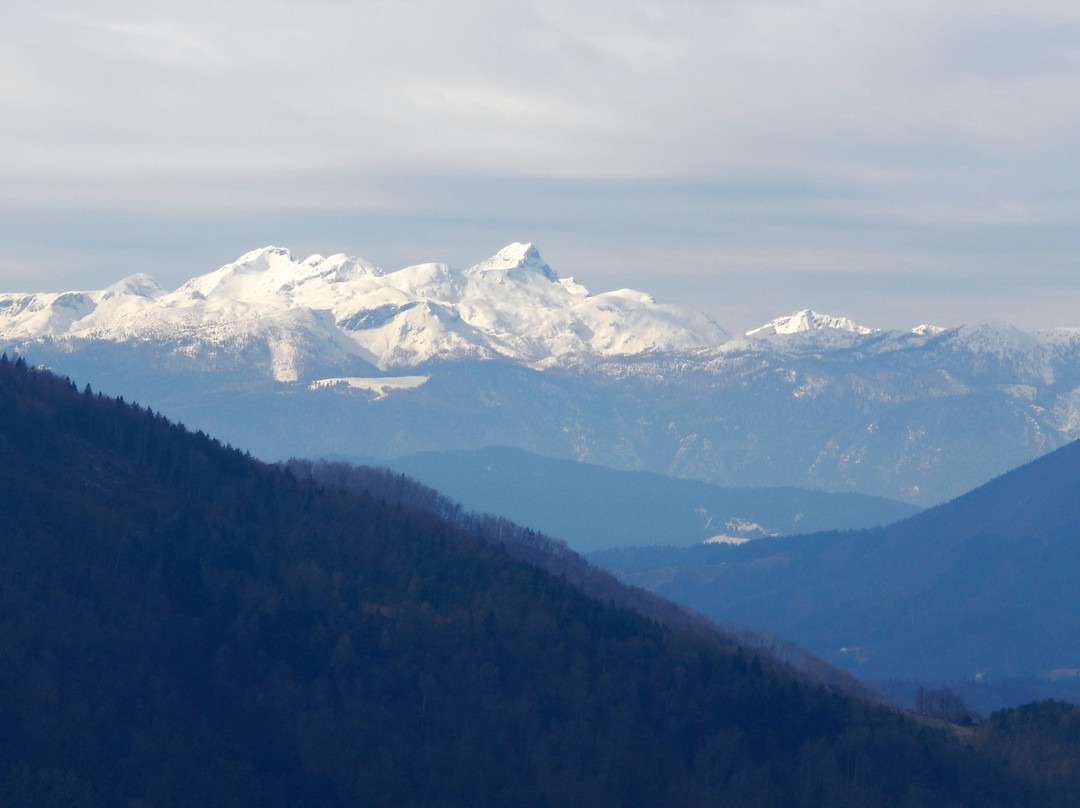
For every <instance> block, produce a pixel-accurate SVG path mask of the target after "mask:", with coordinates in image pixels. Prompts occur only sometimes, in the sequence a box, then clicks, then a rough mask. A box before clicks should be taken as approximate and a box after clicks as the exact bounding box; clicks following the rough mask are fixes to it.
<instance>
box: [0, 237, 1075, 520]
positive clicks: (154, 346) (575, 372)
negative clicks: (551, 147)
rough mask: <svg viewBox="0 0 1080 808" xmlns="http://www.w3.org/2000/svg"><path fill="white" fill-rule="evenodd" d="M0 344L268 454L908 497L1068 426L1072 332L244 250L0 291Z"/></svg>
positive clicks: (994, 464) (1019, 454)
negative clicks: (754, 325)
mask: <svg viewBox="0 0 1080 808" xmlns="http://www.w3.org/2000/svg"><path fill="white" fill-rule="evenodd" d="M0 347H2V348H3V349H5V350H7V351H9V352H17V353H19V354H21V355H24V356H26V357H27V358H28V359H29V360H30V361H31V362H34V363H42V364H46V365H48V366H50V367H53V368H55V369H56V370H58V371H60V372H62V373H65V374H67V375H70V376H72V377H73V378H76V379H78V380H80V382H82V381H89V382H91V383H93V384H94V385H95V387H96V388H99V389H104V390H106V391H109V392H115V393H118V394H119V393H123V394H126V395H134V396H136V397H138V399H139V400H140V401H144V402H146V403H149V404H151V405H153V406H155V407H157V408H159V409H167V410H168V411H170V412H174V413H176V415H177V417H179V418H181V419H183V420H184V421H185V422H186V423H189V424H192V425H193V426H196V427H200V428H203V429H206V430H208V431H212V432H214V433H215V434H219V435H222V436H223V437H224V438H225V439H227V440H230V441H231V442H233V443H237V444H240V445H244V446H248V447H250V449H251V450H252V451H253V452H256V453H257V454H258V455H259V456H261V457H264V458H267V459H282V458H285V457H288V456H290V455H308V456H315V455H326V454H336V455H338V456H375V457H394V456H398V455H404V454H409V453H413V452H419V451H445V450H455V449H479V448H482V447H484V446H489V445H511V446H517V447H520V448H523V449H526V450H529V451H533V452H538V453H541V454H547V455H551V456H555V457H561V458H571V459H576V460H582V461H586V462H592V463H596V464H600V465H607V466H611V467H614V468H621V469H635V470H648V471H654V472H659V473H663V474H669V475H673V476H679V477H687V478H693V479H699V480H703V481H707V482H712V483H715V484H719V485H724V486H740V487H745V486H777V485H788V486H796V487H802V488H813V489H820V490H826V491H856V492H861V493H866V494H872V495H878V496H886V497H890V498H894V499H900V500H904V501H908V502H912V503H915V504H918V505H923V506H925V505H929V504H934V503H935V502H940V501H943V500H945V499H947V498H949V497H951V496H956V495H959V494H961V493H963V492H964V491H966V490H969V489H970V488H973V487H975V486H976V485H979V484H981V483H982V482H984V481H986V480H987V479H990V478H991V477H993V476H995V475H997V474H1000V473H1002V472H1004V471H1006V470H1008V469H1009V468H1012V467H1014V466H1017V465H1019V464H1021V463H1024V462H1026V461H1028V460H1030V459H1032V458H1034V457H1036V456H1038V455H1040V454H1042V453H1044V452H1046V451H1049V450H1051V449H1054V448H1056V447H1058V446H1061V445H1063V444H1064V443H1066V442H1068V441H1069V440H1072V439H1074V438H1077V437H1080V331H1077V330H1076V329H1052V330H1047V331H1043V332H1038V333H1033V334H1028V333H1025V332H1022V331H1020V330H1018V329H1016V328H1014V327H1012V326H1008V325H1005V324H1000V323H999V324H983V325H972V326H961V327H955V328H947V329H943V328H938V327H932V326H919V327H916V328H915V329H913V330H911V331H880V330H874V329H872V328H869V327H867V326H864V325H859V324H856V323H853V322H851V321H849V320H847V319H845V318H838V317H831V316H828V315H822V314H818V313H816V312H812V311H809V310H805V311H802V312H796V313H795V314H794V315H791V316H789V317H784V318H778V319H777V320H775V321H773V322H772V323H770V324H768V325H767V326H765V327H763V328H762V329H757V330H756V331H752V332H750V334H749V335H744V336H740V337H736V338H729V337H728V335H727V334H726V332H724V331H723V329H721V328H720V327H719V326H717V325H716V324H715V323H713V322H711V321H710V320H708V318H706V317H704V316H702V315H700V314H696V313H694V312H691V311H688V310H686V309H682V308H679V307H673V306H664V305H662V304H657V303H655V302H653V301H652V299H651V298H650V297H649V296H648V295H645V294H643V293H640V292H631V291H629V290H622V291H615V292H608V293H603V294H596V295H593V294H590V293H589V292H588V291H587V290H586V289H585V288H584V287H582V286H581V285H580V284H577V283H576V282H574V281H573V280H571V279H559V278H558V275H557V273H555V272H554V270H552V269H551V268H550V267H548V266H547V264H545V263H544V262H543V260H542V259H541V257H540V255H539V253H538V252H537V251H536V249H535V247H532V246H531V245H525V244H515V245H510V246H509V247H507V248H506V249H504V250H502V251H500V253H499V254H497V255H496V256H493V257H492V258H491V259H488V260H486V261H483V262H481V263H479V264H477V265H475V266H474V267H471V268H469V269H466V270H463V271H461V270H456V269H453V268H451V267H448V266H446V265H445V264H422V265H417V266H413V267H407V268H405V269H402V270H398V271H395V272H384V271H383V270H380V269H378V268H376V267H374V266H372V265H371V264H369V263H368V262H365V261H363V260H362V259H355V258H348V257H346V256H343V255H338V256H331V257H329V258H324V257H323V256H318V255H316V256H312V257H310V258H308V259H306V260H304V261H298V260H295V259H294V258H293V257H292V256H291V255H290V254H289V253H288V251H286V250H283V249H280V248H264V249H260V250H255V251H253V252H251V253H248V254H247V255H245V256H242V257H241V258H240V259H238V260H237V261H236V262H233V263H232V264H228V265H226V266H224V267H222V268H220V269H218V270H216V271H214V272H211V273H209V274H207V275H203V276H200V277H197V278H194V279H192V280H191V281H189V282H188V283H186V284H184V285H183V286H181V287H180V288H179V289H177V290H175V291H173V292H166V291H164V290H162V289H160V287H158V286H157V285H156V284H155V283H154V282H153V281H152V279H150V278H149V277H147V276H134V277H132V278H129V279H125V280H124V281H121V282H119V283H117V284H114V285H113V286H112V287H109V289H107V290H103V291H100V292H88V293H65V294H49V295H12V294H6V295H0ZM392 374H402V375H405V376H407V383H406V382H402V383H395V382H393V381H390V382H385V383H381V382H378V381H372V379H379V378H383V377H386V376H388V375H392ZM312 387H315V388H318V389H315V390H312V389H309V388H312ZM319 425H322V426H319ZM778 426H782V428H778ZM338 427H340V428H338Z"/></svg>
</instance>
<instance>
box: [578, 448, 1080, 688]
mask: <svg viewBox="0 0 1080 808" xmlns="http://www.w3.org/2000/svg"><path fill="white" fill-rule="evenodd" d="M1078 490H1080V442H1074V443H1071V444H1069V445H1067V446H1065V447H1063V448H1061V449H1058V450H1056V451H1054V452H1052V453H1050V454H1048V455H1046V456H1044V457H1040V458H1038V459H1037V460H1034V461H1032V462H1030V463H1028V464H1026V465H1024V466H1022V467H1020V468H1017V469H1015V470H1013V471H1010V472H1009V473H1007V474H1005V475H1002V476H1001V477H999V478H996V479H994V480H992V481H991V482H989V483H987V484H985V485H983V486H981V487H980V488H978V489H976V490H974V491H971V492H969V493H968V494H965V495H964V496H961V497H959V498H957V499H955V500H953V501H951V502H948V503H945V504H943V505H940V506H938V507H935V508H932V509H929V510H927V511H924V512H922V513H920V514H917V515H916V516H913V517H911V518H909V519H906V520H904V521H902V522H898V523H896V524H894V525H890V526H888V527H882V528H878V529H873V530H868V531H862V532H852V533H824V534H818V535H813V536H800V537H793V538H775V539H771V538H766V539H761V540H760V541H758V542H753V543H750V544H746V545H743V546H741V547H714V546H703V547H699V548H694V549H692V550H685V549H679V548H657V549H655V550H648V549H642V550H634V549H627V550H621V551H610V552H608V553H596V554H593V555H592V556H591V558H592V559H593V560H595V561H597V562H598V563H601V564H603V565H604V566H606V567H607V568H609V569H612V570H613V571H616V572H618V573H619V574H620V576H621V577H622V578H623V580H626V581H628V582H631V583H635V584H638V585H642V586H646V588H649V589H651V590H652V591H656V592H658V593H661V594H664V595H666V596H668V597H671V598H672V599H674V600H676V601H678V602H680V603H684V604H686V605H688V606H690V607H692V608H695V609H698V610H700V611H702V612H703V613H705V614H707V615H709V616H710V617H713V618H714V619H726V620H732V621H735V622H746V621H750V622H752V623H753V625H755V627H757V628H761V629H765V630H768V631H773V632H775V633H778V634H780V635H782V636H785V637H789V638H791V639H792V640H794V641H796V642H798V643H801V644H804V645H806V646H808V647H809V648H810V649H811V650H812V651H814V652H816V653H818V654H821V655H822V656H824V657H825V658H826V659H827V660H829V661H830V662H833V663H834V664H839V665H842V666H844V667H846V668H847V669H848V670H850V671H852V672H854V673H855V674H856V675H859V676H861V677H863V678H868V679H871V680H879V679H880V680H883V679H896V680H922V681H924V682H926V681H943V680H947V681H953V682H956V683H958V686H963V687H966V692H967V693H971V694H975V695H976V696H978V694H979V692H980V687H982V688H984V689H985V692H986V694H987V699H988V700H990V701H992V700H993V698H995V697H997V696H996V695H995V694H994V692H993V688H995V687H996V686H997V685H999V684H1002V685H1003V686H1007V688H1008V689H1009V691H1010V692H1015V693H1019V694H1023V692H1024V687H1023V686H1022V685H1016V684H1009V683H1008V680H1016V679H1030V680H1032V685H1031V687H1030V692H1031V693H1049V692H1053V690H1052V687H1051V684H1052V683H1053V682H1057V684H1058V693H1059V695H1060V694H1062V693H1068V694H1069V695H1070V697H1071V698H1076V694H1077V692H1078V689H1077V686H1076V685H1077V683H1078V682H1080V676H1078V674H1077V671H1080V653H1078V651H1077V646H1076V642H1075V638H1076V637H1077V636H1078V634H1080V618H1078V617H1077V615H1080V595H1078V594H1077V590H1076V586H1075V580H1076V576H1077V575H1078V574H1080V545H1078V544H1077V541H1076V539H1077V536H1078V535H1080V498H1078V497H1077V491H1078ZM964 683H966V685H965V684H964ZM1022 697H1023V696H1022V695H1021V698H1022Z"/></svg>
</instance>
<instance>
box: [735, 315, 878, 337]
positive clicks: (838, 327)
mask: <svg viewBox="0 0 1080 808" xmlns="http://www.w3.org/2000/svg"><path fill="white" fill-rule="evenodd" d="M875 330H876V329H873V328H867V327H865V326H861V325H857V324H855V323H853V322H852V321H851V320H849V319H848V318H846V317H833V316H831V315H828V314H818V313H817V312H816V311H811V310H810V309H803V310H802V311H797V312H795V313H794V314H789V315H788V316H787V317H777V318H776V319H775V320H772V321H771V322H768V323H766V324H765V325H763V326H761V327H760V328H755V329H753V330H752V331H747V332H746V336H748V337H751V338H752V337H770V336H789V335H792V334H805V333H808V332H815V331H847V332H849V333H852V334H872V333H874V331H875Z"/></svg>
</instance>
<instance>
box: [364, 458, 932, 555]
mask: <svg viewBox="0 0 1080 808" xmlns="http://www.w3.org/2000/svg"><path fill="white" fill-rule="evenodd" d="M382 462H383V463H384V464H385V465H386V466H388V467H390V468H392V469H394V470H395V471H400V472H404V473H405V474H408V475H409V476H411V477H414V478H415V479H417V480H420V481H421V482H423V483H425V484H426V485H430V486H431V487H433V488H435V489H438V490H439V491H441V492H443V493H444V494H446V495H447V496H450V497H452V498H453V499H455V500H456V501H458V502H461V503H462V504H464V505H465V506H466V507H468V508H470V509H472V510H476V511H480V512H484V513H493V514H498V515H500V516H505V517H507V518H509V519H511V520H512V521H514V522H516V523H518V524H521V525H525V526H528V527H531V528H534V529H536V530H539V531H541V532H543V533H547V534H549V535H551V536H556V537H558V538H560V539H562V540H564V541H566V542H567V544H569V545H570V547H571V548H573V549H574V550H575V551H577V552H590V551H593V550H598V549H601V548H610V547H627V546H633V545H654V544H655V545H660V544H670V545H676V546H686V545H690V544H694V543H698V542H702V541H710V540H711V541H728V542H739V541H748V540H753V539H758V538H761V537H762V536H771V535H784V534H792V533H805V532H811V531H815V530H824V529H827V528H828V529H838V530H839V529H851V528H856V527H869V526H872V525H880V524H887V523H890V522H895V521H897V520H899V519H902V518H904V517H907V516H910V515H911V514H912V513H914V512H915V509H914V508H913V507H912V506H910V505H905V504H903V503H900V502H896V501H893V500H885V499H879V498H873V497H867V496H864V495H860V494H829V493H824V492H813V491H806V490H801V489H779V488H762V489H740V488H720V487H718V486H714V485H710V484H708V483H702V482H698V481H694V480H680V479H676V478H673V477H667V476H664V475H659V474H652V473H648V472H628V471H619V470H615V469H610V468H605V467H601V466H592V465H590V464H587V463H579V462H573V461H569V460H556V459H551V458H545V457H542V456H540V455H536V454H532V453H529V452H526V451H524V450H521V449H514V448H511V447H489V448H486V449H482V450H479V451H475V452H473V451H463V450H459V451H455V452H424V453H420V454H415V455H407V456H405V457H401V458H397V459H394V460H386V461H382Z"/></svg>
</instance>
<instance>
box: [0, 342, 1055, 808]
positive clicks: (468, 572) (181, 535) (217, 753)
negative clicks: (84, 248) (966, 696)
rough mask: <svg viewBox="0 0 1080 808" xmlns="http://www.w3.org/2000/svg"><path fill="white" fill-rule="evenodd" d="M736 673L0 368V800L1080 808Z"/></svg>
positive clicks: (168, 432)
mask: <svg viewBox="0 0 1080 808" xmlns="http://www.w3.org/2000/svg"><path fill="white" fill-rule="evenodd" d="M747 656H748V655H745V654H743V653H741V652H738V651H732V650H730V649H728V648H724V647H722V646H721V645H719V644H717V643H716V642H713V641H709V640H707V639H704V638H702V637H700V636H694V635H691V634H688V633H684V632H673V631H671V630H668V629H664V628H662V627H661V626H660V625H659V624H658V623H656V622H655V621H653V620H649V619H646V618H644V617H642V616H641V615H639V614H636V613H634V612H632V611H629V610H626V609H622V608H618V607H615V606H612V605H606V604H604V603H602V602H600V601H597V600H595V599H592V598H589V597H587V596H585V595H584V594H582V593H581V592H579V591H577V590H576V589H574V588H572V587H571V586H570V585H569V584H568V583H566V582H564V581H562V580H560V579H558V578H556V577H553V576H552V575H550V574H548V573H546V572H543V571H542V570H540V569H539V568H537V567H535V566H532V565H529V564H526V563H522V562H521V561H518V560H515V559H514V558H512V557H511V556H510V555H509V554H508V553H507V552H506V551H505V550H504V549H503V548H502V547H500V546H498V545H496V544H492V543H490V542H485V541H483V540H482V539H480V538H478V537H477V536H475V535H470V534H469V533H467V532H466V531H464V530H463V529H461V528H460V527H455V526H453V525H451V524H449V523H447V522H445V521H443V520H440V519H439V518H437V517H436V516H433V515H431V514H428V513H424V512H420V511H416V510H412V509H410V508H408V507H406V506H404V505H402V504H401V503H397V502H393V501H388V500H385V499H379V498H375V497H373V496H370V495H368V496H365V495H363V494H360V493H357V492H347V491H344V490H341V489H332V488H320V487H317V486H315V485H312V484H309V483H306V482H302V481H297V480H296V478H295V477H294V476H293V475H291V474H290V473H288V472H287V471H285V470H282V469H277V468H272V467H267V466H264V465H261V464H258V463H255V462H253V461H251V460H250V459H249V458H247V457H246V456H244V455H243V454H241V453H240V452H237V451H235V450H231V449H228V448H226V447H222V446H220V445H219V444H218V443H217V442H216V441H214V440H212V439H210V438H208V437H207V436H205V435H201V434H196V435H192V434H189V433H187V432H185V431H184V430H182V429H181V428H178V427H176V426H173V425H171V424H169V423H168V422H167V421H166V420H165V419H164V418H163V417H161V416H159V415H154V414H152V413H149V412H148V411H146V410H142V409H140V408H138V407H136V406H133V405H127V404H125V403H123V402H122V401H114V400H110V399H105V398H102V397H100V396H96V395H94V394H92V393H91V392H90V391H89V389H87V390H85V391H83V392H79V391H78V390H77V389H75V387H74V386H73V385H71V384H70V383H69V382H67V381H66V380H63V379H59V378H56V377H54V376H51V375H49V374H47V373H44V372H40V371H35V370H33V369H31V368H27V367H26V366H25V365H24V364H23V363H21V362H17V363H12V362H9V361H7V360H6V359H5V360H3V361H2V362H0V688H2V690H0V692H2V696H0V804H3V805H8V804H11V805H20V806H23V805H50V806H51V805H61V804H63V805H73V806H116V805H126V806H132V808H134V806H186V805H215V806H293V805H313V806H319V805H324V806H345V805H365V806H378V805H393V806H441V805H445V806H451V805H454V806H458V805H515V806H516V805H548V806H560V805H566V806H570V805H575V806H576V805H595V806H604V805H613V806H615V805H618V806H634V805H642V806H655V805H680V806H683V805H685V806H694V805H726V806H740V805H745V806H750V805H754V806H772V805H776V806H780V805H783V806H800V805H805V806H811V805H813V806H817V805H830V806H844V805H858V806H877V805H881V806H893V805H896V806H900V805H967V806H984V805H985V806H991V805H995V806H1012V805H1039V804H1046V805H1065V804H1069V803H1067V802H1064V801H1062V800H1064V799H1066V797H1067V796H1069V795H1070V794H1071V792H1069V791H1068V788H1070V787H1071V781H1070V780H1068V779H1067V778H1066V779H1065V780H1061V779H1060V778H1058V779H1057V780H1055V781H1054V783H1053V785H1054V790H1047V789H1046V787H1045V786H1044V785H1043V784H1042V783H1040V782H1036V781H1035V780H1034V779H1033V778H1032V777H1031V776H1030V775H1029V774H1027V773H1026V771H1024V770H1009V769H1007V768H1005V767H1003V766H1001V765H999V763H998V762H997V759H996V757H995V756H993V755H984V754H982V753H979V752H978V751H977V750H974V749H972V748H969V747H967V746H965V745H964V744H963V743H962V742H959V741H957V740H955V739H954V738H952V737H951V736H950V735H949V734H948V733H947V732H945V731H942V730H936V729H933V728H928V727H925V726H922V725H920V724H918V723H916V722H913V721H911V720H910V719H905V718H904V717H902V716H900V715H899V714H896V713H893V712H890V711H887V710H884V709H882V708H879V707H874V706H870V705H866V704H864V703H862V702H860V701H858V700H857V699H853V698H850V697H846V696H841V695H838V694H836V693H834V692H833V691H832V690H830V689H828V688H822V687H816V686H812V685H808V684H805V683H802V682H800V681H799V680H797V679H795V678H794V677H792V676H791V675H788V674H785V673H784V671H783V670H781V669H780V668H779V667H778V666H776V665H775V664H773V663H769V662H767V661H766V663H765V664H764V665H763V664H762V663H761V661H759V660H757V659H756V658H754V657H751V658H749V659H748V658H747ZM1040 789H1041V790H1040ZM1040 794H1041V795H1043V796H1040Z"/></svg>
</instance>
